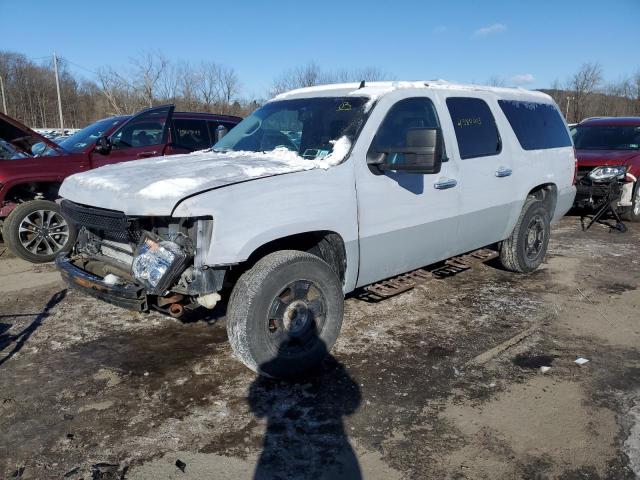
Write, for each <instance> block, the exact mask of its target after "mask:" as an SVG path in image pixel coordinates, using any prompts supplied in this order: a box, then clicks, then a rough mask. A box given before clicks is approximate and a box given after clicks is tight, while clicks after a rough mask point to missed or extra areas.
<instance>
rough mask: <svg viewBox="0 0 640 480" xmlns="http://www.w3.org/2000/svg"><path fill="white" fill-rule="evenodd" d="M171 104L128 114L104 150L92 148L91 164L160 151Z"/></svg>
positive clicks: (138, 156)
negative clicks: (105, 151) (110, 146)
mask: <svg viewBox="0 0 640 480" xmlns="http://www.w3.org/2000/svg"><path fill="white" fill-rule="evenodd" d="M173 108H174V107H173V105H163V106H162V107H156V108H150V109H147V110H144V111H143V112H140V113H139V114H137V115H134V116H133V117H131V118H130V119H129V120H128V121H127V122H126V123H124V124H123V125H122V126H120V128H118V130H116V131H115V132H114V133H113V134H112V135H111V145H112V149H111V151H110V152H109V153H108V154H101V153H98V152H95V151H94V152H93V153H92V154H91V160H92V163H93V166H94V167H101V166H102V165H107V164H110V163H119V162H125V161H128V160H138V159H141V158H148V157H157V156H160V155H164V150H165V147H166V145H167V138H168V135H169V126H170V125H171V117H172V115H173Z"/></svg>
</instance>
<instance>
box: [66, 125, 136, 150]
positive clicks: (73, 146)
mask: <svg viewBox="0 0 640 480" xmlns="http://www.w3.org/2000/svg"><path fill="white" fill-rule="evenodd" d="M124 120H125V119H124V118H108V119H106V120H100V121H98V122H96V123H92V124H91V125H89V126H88V127H85V128H83V129H82V130H80V131H79V132H76V133H74V134H73V135H71V136H70V137H68V138H65V139H64V140H62V141H61V142H60V146H61V147H62V148H64V149H65V150H67V151H69V152H80V151H82V150H84V149H85V148H86V147H87V146H89V145H93V144H95V143H96V140H97V139H98V138H99V137H100V136H102V135H103V134H104V132H106V131H107V130H109V129H110V128H111V127H114V126H115V125H118V124H119V123H121V122H123V121H124Z"/></svg>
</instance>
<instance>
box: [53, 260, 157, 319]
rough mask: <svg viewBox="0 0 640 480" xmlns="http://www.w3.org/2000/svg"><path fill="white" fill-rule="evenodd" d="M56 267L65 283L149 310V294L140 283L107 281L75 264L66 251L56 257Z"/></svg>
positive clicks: (125, 305) (118, 303) (122, 304)
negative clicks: (116, 283) (118, 283)
mask: <svg viewBox="0 0 640 480" xmlns="http://www.w3.org/2000/svg"><path fill="white" fill-rule="evenodd" d="M56 267H57V268H58V270H59V271H60V274H61V275H62V279H63V280H64V281H65V283H66V284H67V285H68V286H69V287H71V288H75V289H78V290H80V291H82V292H83V293H86V294H88V295H91V296H93V297H96V298H99V299H100V300H103V301H105V302H107V303H110V304H112V305H116V306H118V307H123V308H126V309H129V310H135V311H138V312H146V311H148V310H149V302H148V296H147V294H146V293H145V290H144V288H143V287H142V286H140V285H135V284H133V283H124V284H122V285H113V284H109V283H106V282H105V281H104V280H103V278H101V277H99V276H98V275H94V274H92V273H90V272H87V271H86V270H83V269H82V268H80V267H78V266H76V265H74V264H73V263H72V261H71V259H70V258H69V256H68V255H67V254H66V253H62V254H60V255H59V256H58V257H57V258H56Z"/></svg>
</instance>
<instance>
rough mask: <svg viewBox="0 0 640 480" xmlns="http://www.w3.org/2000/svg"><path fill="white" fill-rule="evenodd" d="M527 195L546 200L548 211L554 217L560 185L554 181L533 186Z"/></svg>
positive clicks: (542, 200)
mask: <svg viewBox="0 0 640 480" xmlns="http://www.w3.org/2000/svg"><path fill="white" fill-rule="evenodd" d="M527 196H528V197H535V198H536V199H538V200H540V201H541V202H544V204H545V206H546V208H547V211H548V212H549V216H550V217H553V214H554V212H555V211H556V202H557V201H558V187H556V186H555V185H554V184H553V183H545V184H543V185H538V186H537V187H535V188H533V189H532V190H531V191H530V192H529V194H528V195H527Z"/></svg>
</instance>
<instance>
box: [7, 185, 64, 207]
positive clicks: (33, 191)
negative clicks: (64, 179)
mask: <svg viewBox="0 0 640 480" xmlns="http://www.w3.org/2000/svg"><path fill="white" fill-rule="evenodd" d="M58 190H60V183H57V182H29V183H21V184H19V185H14V186H12V187H11V188H10V189H9V190H8V191H7V194H6V195H5V197H4V198H5V200H6V201H9V202H14V203H20V202H26V201H29V200H55V199H56V198H58Z"/></svg>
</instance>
